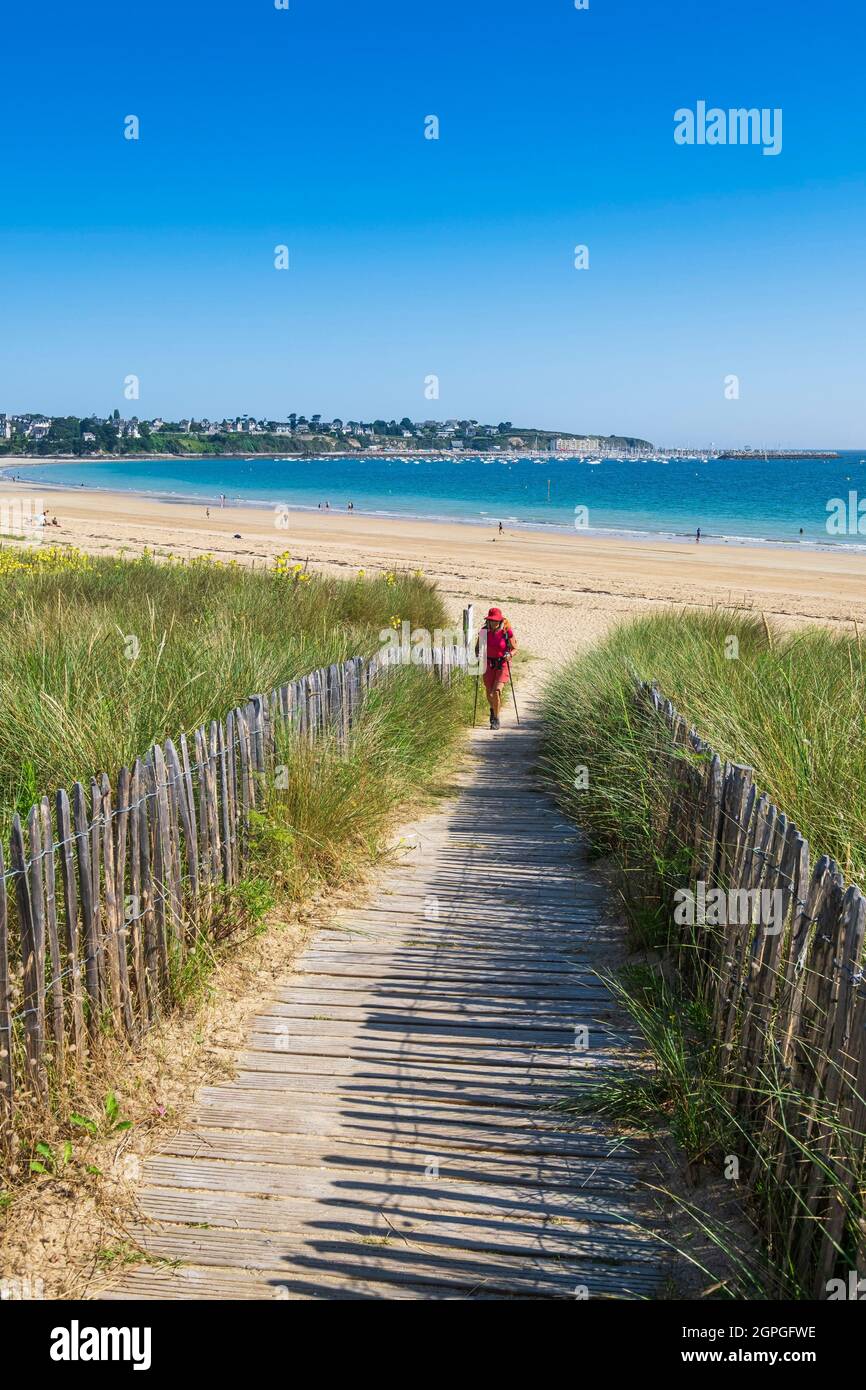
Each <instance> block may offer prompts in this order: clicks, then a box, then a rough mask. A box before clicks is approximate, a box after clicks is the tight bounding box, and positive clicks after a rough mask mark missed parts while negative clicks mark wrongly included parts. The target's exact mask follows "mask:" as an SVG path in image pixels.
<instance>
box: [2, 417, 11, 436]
mask: <svg viewBox="0 0 866 1390" xmlns="http://www.w3.org/2000/svg"><path fill="white" fill-rule="evenodd" d="M11 438H12V421H11V420H10V419H9V416H8V415H0V439H11Z"/></svg>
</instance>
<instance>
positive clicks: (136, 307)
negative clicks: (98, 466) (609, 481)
mask: <svg viewBox="0 0 866 1390" xmlns="http://www.w3.org/2000/svg"><path fill="white" fill-rule="evenodd" d="M864 40H866V18H864V10H863V7H862V4H859V3H855V0H840V2H839V3H835V4H830V5H824V6H819V5H817V4H812V3H807V0H785V3H781V0H760V3H759V4H758V3H756V0H727V2H726V3H725V4H724V5H713V6H709V5H704V4H698V3H696V2H695V0H667V3H663V2H662V0H656V3H649V2H648V0H647V3H639V2H638V0H590V6H589V9H588V10H585V11H578V10H576V9H575V8H574V0H535V3H529V0H527V3H518V2H517V0H436V3H435V4H432V3H430V4H424V3H413V2H412V0H402V3H398V0H364V3H358V0H355V2H354V3H352V2H351V0H290V9H289V10H288V11H282V10H277V9H276V8H275V7H274V5H273V3H272V0H243V3H241V2H240V0H238V2H237V3H234V4H229V3H224V0H211V3H206V4H191V3H188V0H181V3H172V4H169V3H167V0H149V2H148V3H147V4H146V5H138V6H135V5H133V6H127V5H123V4H120V5H118V4H108V3H102V2H101V0H96V2H95V3H94V2H93V0H90V3H88V4H87V5H86V6H82V7H74V6H70V5H69V4H68V3H58V0H48V3H42V4H40V5H38V6H32V7H28V8H27V9H25V8H24V7H19V8H18V12H17V13H15V12H11V13H10V14H9V15H8V16H7V17H6V19H5V21H4V45H3V47H4V55H5V56H4V65H3V66H4V73H3V82H2V86H0V170H2V180H0V328H2V332H0V410H2V409H6V410H10V411H22V410H37V409H42V410H46V411H48V412H50V413H55V414H56V413H62V412H69V413H74V414H81V413H84V412H87V411H91V410H95V411H98V412H99V413H106V412H107V411H109V410H113V409H114V408H115V407H117V408H119V409H120V410H121V412H122V413H124V414H130V413H133V410H134V411H135V413H137V414H139V415H142V416H152V415H154V414H162V415H165V416H166V417H172V418H173V417H176V416H179V415H181V414H189V413H190V412H192V413H193V414H204V415H209V416H220V417H221V416H222V415H223V414H226V413H228V414H232V413H240V412H249V413H251V414H256V415H266V416H269V417H275V416H283V415H285V414H287V413H288V412H289V411H291V410H295V411H298V412H303V413H307V414H312V413H313V412H321V413H322V414H323V415H325V416H331V415H333V414H339V415H342V416H343V417H344V418H353V417H360V418H371V417H373V416H384V417H386V418H390V417H391V416H395V417H396V418H398V419H399V418H400V417H402V416H403V415H410V416H412V417H413V418H425V417H428V416H429V417H436V418H448V417H451V416H458V417H463V416H473V417H475V418H477V419H481V420H492V421H497V420H500V419H510V420H513V421H514V422H515V423H519V424H526V425H541V426H547V427H550V428H559V429H575V430H587V431H591V432H621V433H626V434H635V435H641V436H644V437H647V438H650V439H653V440H654V441H656V442H659V443H670V444H685V443H695V444H698V443H700V444H706V443H709V442H713V441H714V442H716V443H724V444H728V445H735V444H752V445H755V446H759V445H761V444H772V443H779V444H786V445H805V446H808V445H810V444H814V445H818V444H827V445H835V446H837V447H846V446H848V447H855V448H857V447H862V446H863V445H864V443H866V428H864V421H863V413H864V412H863V408H862V400H863V397H864V394H866V393H864V381H866V372H864V366H866V363H864V358H866V352H864V342H866V292H864V290H866V181H864V160H866V155H864V151H866V103H864V99H863V95H862V90H863V88H862V57H863V53H864V51H866V42H864ZM699 100H705V101H706V102H707V103H708V105H710V106H719V107H722V108H728V107H740V106H747V107H751V106H756V107H769V108H777V107H779V108H781V109H782V111H783V148H782V152H781V154H780V155H778V157H775V158H773V157H766V156H764V155H763V154H762V152H761V149H760V148H755V147H751V146H747V147H742V146H727V147H715V148H714V147H707V146H704V147H698V146H693V147H681V146H678V145H676V144H675V143H674V140H673V129H674V112H675V110H677V109H678V108H680V107H692V108H694V107H695V105H696V103H697V102H698V101H699ZM130 114H135V115H137V116H138V117H139V119H140V123H141V130H140V139H139V140H138V141H128V140H125V139H124V138H123V122H124V117H125V116H127V115H130ZM431 114H435V115H437V116H438V118H439V121H440V138H439V140H438V141H432V140H425V139H424V118H425V116H428V115H431ZM277 244H286V245H287V246H288V247H289V249H290V260H291V266H290V269H289V270H288V271H285V272H281V271H276V270H275V269H274V266H273V260H274V247H275V245H277ZM576 244H586V245H588V247H589V250H590V268H589V270H587V271H577V270H575V269H574V265H573V249H574V247H575V245H576ZM130 373H134V374H136V375H137V376H138V377H139V379H140V382H141V395H140V399H139V401H138V402H137V403H136V405H135V406H132V405H131V404H130V402H128V401H126V400H124V396H123V382H124V378H125V377H126V376H127V375H128V374H130ZM429 374H436V375H437V376H438V377H439V380H440V398H439V400H438V401H429V400H426V399H425V397H424V380H425V378H426V377H427V376H428V375H429ZM729 374H736V375H737V376H738V378H739V382H740V387H739V390H740V395H739V399H738V400H729V399H726V397H725V390H724V382H725V378H726V376H728V375H729Z"/></svg>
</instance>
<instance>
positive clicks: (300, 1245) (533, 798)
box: [106, 718, 664, 1299]
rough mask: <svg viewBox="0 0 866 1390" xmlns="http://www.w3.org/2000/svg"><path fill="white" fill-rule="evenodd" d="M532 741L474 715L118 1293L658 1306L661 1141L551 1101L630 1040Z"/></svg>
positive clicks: (331, 936) (198, 1133)
mask: <svg viewBox="0 0 866 1390" xmlns="http://www.w3.org/2000/svg"><path fill="white" fill-rule="evenodd" d="M536 732H537V731H536V727H535V725H534V721H533V720H532V719H531V718H529V719H527V720H526V721H525V722H524V724H523V726H522V727H521V728H520V729H517V728H514V727H509V728H504V729H503V730H502V731H501V732H500V733H499V734H490V733H489V732H488V731H487V730H486V729H485V730H483V731H480V730H479V731H478V732H477V733H476V734H475V736H474V738H473V741H472V744H471V757H470V761H469V764H468V765H467V769H466V771H465V773H464V774H463V775H462V776H461V779H460V781H461V786H460V791H459V795H458V797H457V800H456V802H455V803H453V805H451V806H450V807H449V808H448V809H447V810H444V811H440V812H438V813H437V814H436V815H434V816H431V817H429V818H428V819H427V820H426V821H424V822H423V823H422V824H421V826H420V828H419V834H418V844H417V847H416V848H415V849H414V850H413V851H412V852H411V853H410V854H409V855H407V857H406V860H405V862H404V863H403V864H401V866H400V867H398V868H396V869H393V870H391V871H390V872H388V873H387V874H386V875H384V876H383V878H382V880H381V883H380V887H379V891H378V894H377V896H376V897H375V899H374V900H373V901H372V902H370V903H369V904H367V905H365V906H362V907H359V908H358V909H356V910H354V911H344V912H343V913H342V914H341V915H340V917H339V918H338V919H337V920H336V921H335V922H333V923H332V924H330V926H329V927H328V928H326V929H323V930H322V931H321V932H319V934H318V935H317V937H316V938H315V939H314V941H313V942H312V943H311V944H310V946H309V947H308V949H307V950H306V952H305V954H304V955H303V957H302V958H301V960H300V961H299V964H298V968H297V972H296V973H295V974H294V975H292V976H291V977H290V978H289V979H287V980H286V982H285V985H284V986H283V987H282V988H281V989H280V990H279V991H278V992H277V994H276V996H275V997H274V998H272V999H270V1000H269V1001H268V1002H267V1003H266V1004H265V1005H264V1006H263V1008H262V1011H261V1013H260V1014H259V1015H258V1016H257V1017H256V1018H254V1019H253V1021H252V1023H251V1026H250V1032H249V1037H248V1046H247V1050H246V1051H245V1052H243V1053H242V1054H241V1056H240V1057H239V1059H238V1072H237V1076H236V1077H235V1079H234V1080H233V1081H231V1082H228V1083H225V1084H223V1085H220V1086H214V1087H208V1088H206V1089H204V1090H203V1091H202V1092H201V1093H200V1094H199V1097H198V1102H197V1106H196V1109H195V1111H194V1113H193V1116H192V1119H191V1123H190V1127H189V1129H188V1130H186V1131H184V1132H182V1133H179V1134H178V1135H177V1136H176V1137H175V1138H174V1139H173V1140H172V1141H171V1142H170V1143H168V1144H167V1145H166V1146H165V1147H164V1149H163V1151H162V1152H161V1154H160V1155H159V1156H157V1157H156V1158H154V1159H152V1160H151V1161H150V1162H149V1163H148V1165H147V1170H146V1179H145V1187H144V1191H143V1193H142V1209H143V1212H144V1214H145V1216H146V1218H147V1224H146V1225H145V1226H144V1227H143V1228H142V1229H141V1230H140V1231H138V1232H136V1236H137V1238H138V1239H139V1240H140V1242H141V1244H142V1245H143V1246H144V1248H145V1249H146V1250H147V1251H148V1253H149V1255H150V1256H151V1257H152V1259H153V1264H151V1265H147V1266H143V1267H140V1268H138V1269H136V1270H135V1271H134V1272H133V1273H131V1274H129V1275H128V1276H127V1277H126V1278H125V1280H124V1281H123V1282H122V1283H121V1284H120V1285H119V1286H117V1287H116V1288H114V1289H112V1290H110V1291H109V1293H108V1294H107V1295H106V1296H107V1297H114V1298H194V1299H207V1298H327V1299H330V1298H375V1299H381V1298H426V1299H430V1298H437V1299H438V1298H458V1299H467V1298H510V1297H517V1298H544V1299H550V1298H554V1299H555V1298H575V1297H587V1296H588V1297H591V1298H592V1297H605V1298H624V1299H628V1298H645V1297H652V1296H653V1293H654V1292H655V1290H656V1289H657V1288H658V1286H659V1283H660V1282H661V1280H662V1278H663V1276H664V1268H663V1265H664V1259H663V1251H662V1247H661V1246H660V1244H659V1243H658V1241H657V1240H656V1239H655V1238H654V1237H652V1236H651V1235H650V1234H648V1231H649V1230H650V1228H651V1227H652V1224H653V1220H654V1211H653V1208H652V1203H651V1202H650V1200H649V1198H648V1196H647V1192H646V1189H645V1187H644V1186H643V1179H644V1178H645V1177H647V1176H648V1162H649V1154H648V1153H647V1152H646V1151H644V1150H642V1147H641V1145H640V1144H639V1143H637V1142H631V1141H629V1142H628V1143H623V1142H622V1140H621V1139H620V1138H619V1137H617V1136H615V1135H613V1134H612V1133H611V1132H610V1130H609V1129H607V1128H606V1127H605V1126H604V1125H603V1124H602V1123H600V1122H595V1121H593V1120H584V1121H582V1122H581V1124H580V1128H579V1129H568V1128H563V1126H562V1120H561V1118H560V1116H559V1114H558V1113H557V1111H556V1109H555V1108H554V1107H555V1106H556V1103H557V1102H558V1101H560V1100H562V1099H563V1098H564V1097H566V1096H567V1095H568V1094H569V1092H570V1091H573V1088H574V1086H575V1084H576V1083H577V1081H578V1080H579V1079H580V1078H581V1076H583V1077H585V1075H586V1073H587V1071H591V1072H592V1073H594V1074H596V1075H598V1074H600V1073H602V1071H603V1069H605V1068H610V1067H620V1066H622V1065H624V1064H627V1063H628V1061H629V1059H630V1058H631V1056H632V1055H633V1041H632V1039H631V1038H630V1036H629V1034H628V1031H627V1026H626V1022H625V1020H624V1019H623V1017H622V1016H621V1014H620V1013H619V1012H618V1008H617V1005H616V1004H615V1003H614V1001H613V999H612V998H611V996H610V995H609V994H608V993H607V991H606V990H605V989H604V988H603V986H602V985H601V984H600V982H599V981H598V979H597V978H596V977H595V975H594V973H593V972H594V970H595V969H596V968H598V967H599V965H600V964H603V963H604V962H605V961H606V959H607V957H608V953H609V949H610V944H611V942H612V941H613V939H614V937H615V933H616V926H615V922H614V919H613V917H612V914H611V912H610V909H609V904H608V902H607V899H606V895H605V890H604V888H603V887H602V886H601V884H600V883H599V882H598V881H597V880H596V879H595V878H594V876H593V874H592V871H591V870H590V869H589V868H588V867H587V865H586V863H585V860H584V858H583V855H582V853H581V850H580V845H579V842H578V837H577V835H576V832H575V830H574V827H573V826H571V825H570V824H568V823H567V822H566V821H564V820H563V819H562V818H561V817H560V816H559V814H558V812H557V810H556V808H555V807H554V806H553V804H552V803H551V802H550V800H549V799H548V798H547V797H546V795H545V794H544V793H543V792H542V791H541V790H539V788H538V786H537V785H536V783H535V780H534V778H535V773H534V770H533V763H534V756H533V755H534V751H535V739H536ZM576 1029H577V1030H581V1029H586V1030H587V1032H588V1047H587V1048H586V1049H585V1050H583V1049H581V1048H578V1047H576V1046H575V1041H576V1036H577V1038H578V1040H579V1041H580V1039H581V1034H580V1032H578V1034H577V1035H576V1033H575V1030H576ZM159 1261H171V1262H173V1263H174V1262H178V1264H177V1266H176V1267H173V1268H167V1267H165V1266H163V1267H162V1268H161V1267H160V1265H159V1263H158V1262H159Z"/></svg>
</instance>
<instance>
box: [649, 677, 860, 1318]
mask: <svg viewBox="0 0 866 1390" xmlns="http://www.w3.org/2000/svg"><path fill="white" fill-rule="evenodd" d="M636 698H637V700H638V704H639V706H640V707H641V708H642V709H643V710H644V711H646V710H649V711H652V712H653V713H654V714H655V716H656V717H657V718H658V719H660V720H661V728H662V730H663V731H664V738H663V739H662V741H661V742H660V744H659V745H658V754H657V756H658V758H659V759H660V760H661V763H662V766H661V768H660V771H661V772H662V775H663V776H664V779H665V786H666V787H667V788H668V789H669V790H668V794H667V797H666V807H665V816H666V823H665V824H663V825H661V826H659V827H658V830H659V836H660V840H661V843H662V847H663V853H664V855H665V858H666V859H667V860H668V862H673V863H674V864H675V865H676V870H677V876H678V877H681V881H682V882H683V883H685V884H689V885H697V884H698V883H703V884H705V885H706V890H707V891H709V890H710V889H711V888H720V889H722V890H723V891H724V892H725V893H726V894H727V892H728V890H731V889H734V890H737V889H739V890H743V889H744V890H751V891H750V902H751V910H750V911H749V912H748V913H746V914H744V915H745V917H746V920H745V921H742V922H734V923H733V924H729V925H727V926H724V927H722V926H709V925H706V924H703V925H701V924H697V925H695V926H691V925H683V926H681V927H675V928H674V931H675V932H676V933H679V935H678V938H677V939H676V940H675V942H674V951H675V956H676V962H677V966H678V969H679V972H680V975H681V977H682V978H683V980H684V981H685V983H686V986H687V988H688V989H690V990H691V991H692V992H693V993H696V994H700V995H701V996H702V997H703V998H704V999H705V1001H706V1003H707V1005H708V1006H709V1007H710V1008H711V1009H712V1018H713V1032H714V1035H715V1037H716V1038H717V1040H718V1043H719V1066H720V1068H721V1072H722V1079H723V1083H724V1086H725V1097H726V1102H727V1104H728V1106H729V1108H730V1110H732V1111H733V1114H734V1115H735V1117H736V1119H737V1121H738V1122H739V1124H740V1127H741V1130H742V1133H743V1134H744V1135H748V1136H749V1145H748V1147H749V1157H748V1162H747V1172H746V1174H745V1175H744V1176H745V1177H746V1180H747V1181H748V1183H749V1184H750V1185H751V1187H752V1188H753V1189H756V1190H759V1191H760V1192H761V1194H762V1196H763V1198H764V1210H765V1211H768V1212H769V1213H770V1215H769V1222H768V1225H769V1229H768V1235H769V1237H770V1239H771V1244H772V1248H773V1249H774V1252H775V1254H776V1256H777V1258H778V1260H779V1262H780V1264H781V1265H782V1266H783V1267H784V1268H785V1270H786V1272H787V1273H791V1274H794V1275H795V1276H796V1278H797V1279H798V1280H799V1282H800V1285H801V1287H802V1288H804V1289H805V1290H806V1291H807V1292H808V1293H810V1294H811V1296H812V1297H814V1298H816V1299H821V1298H826V1297H827V1288H828V1281H829V1280H830V1279H831V1278H833V1277H834V1274H835V1273H836V1272H837V1268H838V1269H842V1268H851V1267H853V1268H859V1269H860V1270H861V1271H862V1270H864V1269H866V1225H864V1202H863V1193H864V1179H866V1164H864V1153H866V985H864V973H863V938H864V929H866V901H864V898H863V895H862V894H861V892H860V890H859V888H857V887H856V886H853V885H848V884H846V883H845V881H844V879H843V876H842V874H841V872H840V871H839V869H838V867H837V865H836V864H835V863H834V862H833V860H831V859H829V858H828V857H827V856H826V855H821V856H820V857H819V858H818V859H817V860H816V862H815V863H814V864H812V863H811V860H810V852H809V845H808V843H807V842H806V840H805V839H804V838H803V836H802V835H801V834H800V832H799V831H798V829H797V827H796V825H794V824H793V822H791V821H790V820H789V819H788V818H787V816H786V815H785V814H784V812H782V811H780V810H779V809H778V807H776V806H775V805H773V803H772V802H771V801H770V799H769V797H768V796H767V795H766V794H765V793H762V792H760V791H759V790H758V789H757V788H756V786H755V783H754V780H753V774H752V769H751V768H748V767H743V766H739V765H736V764H731V763H725V762H723V761H722V760H721V759H720V758H719V757H718V755H717V754H716V753H714V752H713V750H712V748H710V747H709V746H708V745H707V744H706V743H705V742H704V741H703V739H702V738H701V737H700V736H699V735H698V734H697V733H696V731H695V730H694V729H693V728H690V727H689V725H688V724H687V722H686V720H685V719H684V718H683V717H682V715H681V714H679V713H678V711H677V710H676V709H675V708H674V706H673V705H672V704H671V702H670V701H669V700H666V699H665V698H664V697H663V695H662V694H661V693H660V692H659V690H658V688H657V687H656V686H655V685H652V684H649V683H647V682H639V683H638V684H637V688H636ZM761 890H764V891H765V892H770V893H773V892H775V893H776V894H777V895H778V896H777V897H775V898H774V899H766V900H765V901H766V902H772V903H773V904H774V907H775V908H776V911H775V912H774V913H773V914H772V918H771V920H767V919H766V918H765V920H764V921H762V920H761V918H762V916H764V914H762V912H761V910H760V907H759V905H758V904H759V901H760V899H759V898H758V896H757V895H758V894H759V893H760V892H761ZM681 915H685V914H681ZM709 915H711V914H708V916H709Z"/></svg>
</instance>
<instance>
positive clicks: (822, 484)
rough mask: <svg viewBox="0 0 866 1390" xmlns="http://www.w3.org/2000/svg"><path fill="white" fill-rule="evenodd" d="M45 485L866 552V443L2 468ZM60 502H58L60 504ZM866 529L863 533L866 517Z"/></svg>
mask: <svg viewBox="0 0 866 1390" xmlns="http://www.w3.org/2000/svg"><path fill="white" fill-rule="evenodd" d="M0 476H2V477H4V478H6V479H8V478H10V477H15V478H20V480H21V482H22V483H24V484H27V485H28V486H30V487H31V488H33V489H36V488H39V489H40V490H42V491H46V492H47V491H49V490H53V489H54V488H58V487H59V488H77V487H86V488H89V489H95V490H104V491H106V492H132V493H140V494H142V495H144V496H147V497H151V498H161V499H164V500H165V501H168V502H200V503H201V504H202V505H208V506H212V507H213V506H218V505H219V499H220V496H221V495H225V497H226V500H227V502H228V503H229V504H230V505H233V506H234V505H240V506H250V507H259V508H262V507H275V508H276V507H279V508H286V507H287V508H288V509H289V511H290V512H291V510H292V509H297V510H299V511H317V510H319V508H320V507H321V508H322V509H324V508H325V504H326V503H327V504H328V510H330V511H332V512H346V510H347V508H348V504H349V503H350V502H351V503H352V504H353V507H352V511H353V514H354V515H356V516H359V517H360V516H363V515H364V514H367V515H371V516H378V517H415V518H418V519H421V520H425V521H442V522H462V523H465V524H467V525H474V526H484V527H496V526H498V523H499V522H500V521H501V522H502V523H503V525H504V526H505V527H507V528H509V529H514V528H530V529H533V530H537V531H559V532H574V531H578V532H579V533H581V534H586V535H597V536H619V537H628V538H630V539H633V540H646V541H652V540H659V539H664V540H684V539H693V538H694V537H695V534H696V531H697V528H698V527H700V529H701V539H702V541H705V542H707V543H710V544H728V545H736V544H751V545H753V544H755V543H761V544H766V545H794V546H808V547H818V548H822V549H824V548H827V549H835V548H837V547H839V546H852V547H857V548H859V549H864V548H866V448H864V449H863V450H856V449H855V450H846V451H845V452H842V453H840V454H839V456H838V457H837V458H833V459H821V458H817V457H814V458H813V457H798V458H796V459H772V458H766V459H765V458H764V457H763V456H762V455H758V454H755V455H753V456H751V457H749V458H748V459H725V458H712V457H710V458H707V459H703V458H700V457H694V458H671V459H665V460H659V459H656V460H649V459H623V458H603V459H598V460H595V459H593V460H587V459H585V458H572V457H568V456H560V455H537V456H534V457H530V456H523V455H516V456H515V455H510V456H505V457H493V456H491V455H489V454H487V455H479V456H476V455H470V454H453V455H446V456H444V457H442V456H439V457H435V458H429V457H423V458H418V457H411V456H395V455H383V454H371V453H364V454H363V455H362V456H360V457H358V456H354V457H350V458H334V457H324V458H295V457H291V458H284V459H282V458H277V459H274V458H262V457H252V458H243V457H231V458H215V457H208V458H178V459H165V458H152V457H151V458H148V457H144V458H121V459H110V460H100V461H98V462H96V461H82V462H80V463H52V464H39V463H35V464H20V465H16V466H14V467H8V468H5V469H3V470H2V471H0ZM861 502H862V512H863V515H862V516H861V514H860V506H861ZM59 506H60V504H59V503H58V506H57V509H59ZM861 525H862V531H861V530H860V529H859V526H861Z"/></svg>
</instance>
